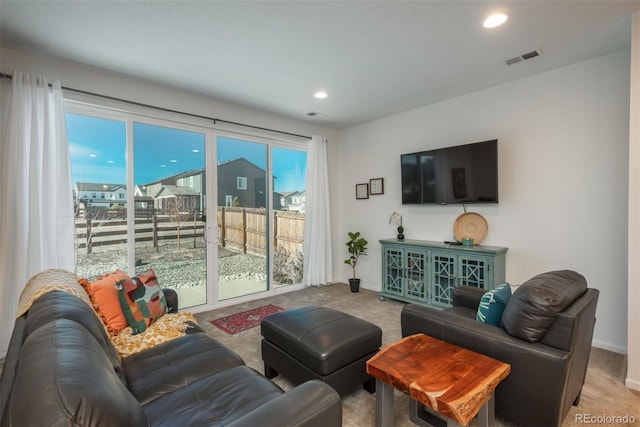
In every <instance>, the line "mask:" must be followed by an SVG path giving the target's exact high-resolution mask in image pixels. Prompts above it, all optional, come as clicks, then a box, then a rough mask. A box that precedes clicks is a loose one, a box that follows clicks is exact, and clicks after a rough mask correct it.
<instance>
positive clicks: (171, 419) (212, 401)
mask: <svg viewBox="0 0 640 427" xmlns="http://www.w3.org/2000/svg"><path fill="white" fill-rule="evenodd" d="M282 393H283V391H282V389H280V387H278V386H277V385H276V384H274V383H273V382H271V381H269V380H268V379H267V378H265V377H264V376H262V375H261V374H259V373H258V372H256V371H254V370H253V369H251V368H249V367H247V366H237V367H235V368H230V369H226V370H224V371H222V372H219V373H217V374H214V375H209V376H207V377H205V378H202V379H201V380H199V381H196V382H194V383H192V384H191V385H190V386H189V387H182V388H180V389H178V390H176V391H174V392H173V393H170V394H167V395H165V396H162V397H160V398H158V399H155V400H154V401H152V402H150V403H149V404H147V405H144V410H145V412H146V413H147V416H148V417H149V424H150V425H152V426H154V427H158V426H167V427H174V426H205V425H207V426H214V425H215V426H225V425H229V424H230V423H231V422H232V421H234V420H235V419H238V418H240V417H242V416H243V415H245V414H247V413H249V412H251V411H253V410H254V409H256V408H258V407H260V406H262V405H263V404H265V403H266V402H269V401H270V400H272V399H275V398H276V397H278V396H280V395H281V394H282ZM282 424H286V421H285V420H283V421H282Z"/></svg>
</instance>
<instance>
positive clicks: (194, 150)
mask: <svg viewBox="0 0 640 427" xmlns="http://www.w3.org/2000/svg"><path fill="white" fill-rule="evenodd" d="M191 152H192V153H199V152H200V150H196V149H195V148H194V149H193V150H191Z"/></svg>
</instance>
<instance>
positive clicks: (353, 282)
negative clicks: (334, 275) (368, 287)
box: [349, 279, 360, 292]
mask: <svg viewBox="0 0 640 427" xmlns="http://www.w3.org/2000/svg"><path fill="white" fill-rule="evenodd" d="M349 287H351V292H358V291H360V279H349Z"/></svg>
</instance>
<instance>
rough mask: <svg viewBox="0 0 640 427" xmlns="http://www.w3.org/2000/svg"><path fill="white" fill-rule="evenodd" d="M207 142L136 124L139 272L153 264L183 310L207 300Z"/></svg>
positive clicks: (195, 135)
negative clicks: (173, 292)
mask: <svg viewBox="0 0 640 427" xmlns="http://www.w3.org/2000/svg"><path fill="white" fill-rule="evenodd" d="M205 140H206V135H205V134H204V133H202V132H194V131H189V130H184V129H176V128H171V127H165V126H158V125H155V124H147V123H139V122H134V123H133V160H134V161H133V182H134V202H135V220H134V222H135V227H134V229H135V272H136V274H138V273H141V272H143V271H146V270H147V269H149V268H152V269H153V271H154V272H155V273H156V275H157V277H158V280H159V281H160V283H161V284H162V285H163V286H165V287H168V288H172V289H174V290H175V291H176V292H177V293H178V300H179V304H180V308H184V307H193V306H198V305H204V304H206V303H207V267H206V249H207V248H206V241H205V226H206V224H205V221H206V178H205V176H206V175H205V174H206V172H205V171H206V169H205Z"/></svg>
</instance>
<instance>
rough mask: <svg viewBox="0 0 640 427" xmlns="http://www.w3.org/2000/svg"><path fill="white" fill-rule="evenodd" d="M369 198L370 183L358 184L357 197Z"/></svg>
mask: <svg viewBox="0 0 640 427" xmlns="http://www.w3.org/2000/svg"><path fill="white" fill-rule="evenodd" d="M368 198H369V184H366V183H365V184H356V199H368Z"/></svg>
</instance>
